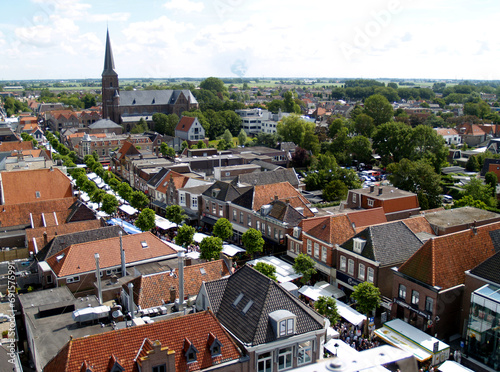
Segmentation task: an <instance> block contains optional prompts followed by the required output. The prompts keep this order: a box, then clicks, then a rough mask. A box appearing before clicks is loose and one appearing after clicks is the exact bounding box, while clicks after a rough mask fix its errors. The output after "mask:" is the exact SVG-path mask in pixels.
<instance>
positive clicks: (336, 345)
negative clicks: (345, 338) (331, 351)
mask: <svg viewBox="0 0 500 372" xmlns="http://www.w3.org/2000/svg"><path fill="white" fill-rule="evenodd" d="M333 347H334V348H335V356H337V354H338V353H337V349H338V347H339V344H337V343H335V345H333Z"/></svg>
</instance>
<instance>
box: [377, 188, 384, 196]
mask: <svg viewBox="0 0 500 372" xmlns="http://www.w3.org/2000/svg"><path fill="white" fill-rule="evenodd" d="M383 191H384V190H383V189H382V187H379V189H378V194H379V195H382V192H383Z"/></svg>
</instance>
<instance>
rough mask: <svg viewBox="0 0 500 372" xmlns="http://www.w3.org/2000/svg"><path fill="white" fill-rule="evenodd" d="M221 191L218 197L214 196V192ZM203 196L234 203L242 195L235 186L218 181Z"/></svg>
mask: <svg viewBox="0 0 500 372" xmlns="http://www.w3.org/2000/svg"><path fill="white" fill-rule="evenodd" d="M217 189H219V190H220V191H219V192H218V194H217V196H216V197H214V196H213V193H212V192H213V191H215V190H217ZM203 195H205V196H208V197H211V198H214V199H217V200H220V201H233V200H234V199H235V198H237V197H238V196H239V195H240V191H239V190H238V188H236V187H235V186H234V185H232V184H230V183H229V182H223V181H216V182H215V183H214V184H213V185H212V186H210V187H209V188H208V189H207V190H206V191H205V192H204V193H203Z"/></svg>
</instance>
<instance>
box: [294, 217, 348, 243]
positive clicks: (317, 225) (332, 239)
mask: <svg viewBox="0 0 500 372" xmlns="http://www.w3.org/2000/svg"><path fill="white" fill-rule="evenodd" d="M301 224H302V232H304V233H306V234H308V235H310V236H313V237H315V238H317V239H319V240H322V241H324V242H327V243H329V244H342V243H344V242H346V241H347V240H349V239H350V238H352V237H353V236H354V235H355V234H356V231H355V229H354V228H353V226H352V224H351V221H349V218H348V217H347V215H345V214H340V215H336V216H324V217H314V218H308V219H306V220H302V222H301Z"/></svg>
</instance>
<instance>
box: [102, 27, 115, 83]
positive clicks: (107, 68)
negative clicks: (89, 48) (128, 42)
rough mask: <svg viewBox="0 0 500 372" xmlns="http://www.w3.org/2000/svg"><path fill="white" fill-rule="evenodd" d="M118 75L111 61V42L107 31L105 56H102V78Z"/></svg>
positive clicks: (113, 62)
mask: <svg viewBox="0 0 500 372" xmlns="http://www.w3.org/2000/svg"><path fill="white" fill-rule="evenodd" d="M106 75H118V74H117V73H116V72H115V61H114V60H113V51H112V50H111V42H110V41H109V30H108V31H107V32H106V54H105V55H104V69H103V71H102V76H106Z"/></svg>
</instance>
